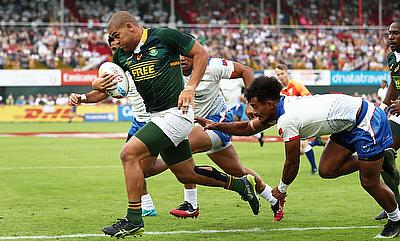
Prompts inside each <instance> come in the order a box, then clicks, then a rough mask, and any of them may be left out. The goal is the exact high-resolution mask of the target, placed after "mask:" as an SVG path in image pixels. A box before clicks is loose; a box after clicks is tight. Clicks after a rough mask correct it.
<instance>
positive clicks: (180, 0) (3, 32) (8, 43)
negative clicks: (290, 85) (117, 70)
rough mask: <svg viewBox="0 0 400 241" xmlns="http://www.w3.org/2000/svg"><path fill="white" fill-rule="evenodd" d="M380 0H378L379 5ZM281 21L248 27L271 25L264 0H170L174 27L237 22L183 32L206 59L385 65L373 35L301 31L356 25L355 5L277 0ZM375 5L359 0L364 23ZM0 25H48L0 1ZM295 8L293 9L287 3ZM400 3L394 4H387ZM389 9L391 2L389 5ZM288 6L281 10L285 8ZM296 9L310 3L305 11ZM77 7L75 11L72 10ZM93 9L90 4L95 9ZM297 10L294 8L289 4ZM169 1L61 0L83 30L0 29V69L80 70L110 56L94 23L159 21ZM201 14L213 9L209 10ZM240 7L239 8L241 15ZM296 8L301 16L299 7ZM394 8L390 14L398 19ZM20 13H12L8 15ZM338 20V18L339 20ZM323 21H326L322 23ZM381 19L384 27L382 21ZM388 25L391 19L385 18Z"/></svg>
mask: <svg viewBox="0 0 400 241" xmlns="http://www.w3.org/2000/svg"><path fill="white" fill-rule="evenodd" d="M386 1H387V0H383V3H384V4H383V7H384V10H385V7H388V6H389V5H385V2H386ZM281 2H282V16H281V17H282V23H283V24H291V25H293V26H295V27H294V28H290V29H280V31H278V29H276V28H268V26H269V25H266V26H267V27H265V28H260V27H257V28H256V27H253V26H252V24H259V23H260V21H261V20H260V19H263V20H262V21H263V23H264V24H274V23H275V22H274V21H275V15H274V13H275V9H276V6H275V1H265V6H264V9H265V13H268V14H266V15H265V16H260V14H261V11H259V9H260V1H257V0H238V1H235V2H232V1H226V0H224V1H192V0H177V1H176V12H177V16H178V22H181V23H215V24H222V25H223V24H226V23H232V24H241V25H238V26H242V27H241V28H231V29H227V28H200V27H197V28H190V29H182V30H184V31H186V32H189V33H191V34H193V35H194V36H196V37H197V38H198V39H199V40H200V42H201V43H202V44H203V45H205V46H206V47H207V49H208V50H209V52H210V55H211V56H219V57H224V58H227V59H232V60H235V61H238V62H241V63H243V64H246V65H249V66H251V67H253V68H254V69H255V70H260V69H266V68H273V67H274V66H275V65H276V64H277V63H279V62H282V61H283V60H284V62H285V63H287V64H288V66H289V68H293V69H332V70H343V69H356V68H363V69H372V70H374V69H383V68H384V66H386V63H385V56H386V54H387V51H386V49H387V47H386V46H387V43H386V41H385V40H384V39H385V38H384V36H383V35H382V34H381V33H380V32H379V31H376V30H363V31H358V30H343V29H342V30H340V31H339V30H334V29H330V30H329V29H323V30H322V29H308V28H302V26H305V25H310V24H326V25H349V24H350V25H354V24H357V14H356V12H357V5H354V4H352V3H351V1H350V2H349V3H347V2H346V3H345V7H344V8H343V10H342V11H340V9H338V8H339V6H337V4H336V5H334V2H337V1H316V0H307V1H293V0H282V1H281ZM375 2H376V1H372V0H364V1H363V3H364V5H363V6H364V8H363V10H364V19H366V20H368V21H365V22H364V25H365V24H374V25H376V24H377V22H376V21H375V20H376V19H377V16H376V13H375V12H374V11H372V10H371V9H372V7H373V6H374V4H376V3H375ZM0 3H1V4H2V8H1V9H0V13H1V14H0V21H2V22H20V21H23V22H31V23H38V22H51V21H52V18H51V16H49V13H47V12H46V11H43V8H41V7H40V4H38V3H37V2H36V1H28V0H23V1H21V3H20V4H17V3H16V2H15V1H10V0H0ZM293 4H294V5H293ZM393 4H394V5H399V3H398V2H397V3H393ZM393 4H392V5H393ZM289 5H290V6H295V7H290V8H289V7H288V6H289ZM303 5H307V6H310V7H309V8H304V6H303ZM77 6H79V8H78V7H77ZM93 6H96V7H95V8H94V7H93ZM296 6H297V7H296ZM168 7H169V3H168V1H162V0H152V1H147V0H146V1H145V0H139V1H105V0H90V1H83V0H76V1H66V8H65V9H66V10H65V12H66V21H79V22H87V23H88V26H87V27H64V28H61V27H54V26H53V27H40V26H35V25H34V24H33V25H31V26H29V27H23V26H18V25H17V26H7V25H4V26H1V27H0V68H7V69H9V68H12V69H14V68H16V69H31V68H49V69H53V68H63V69H68V68H71V69H75V68H77V69H79V68H83V67H84V66H91V63H93V62H96V61H98V59H99V58H103V59H104V58H106V57H109V56H110V54H111V52H110V50H109V48H108V46H107V45H106V38H107V36H106V33H105V29H104V28H100V27H98V26H97V25H96V24H97V23H101V22H106V21H107V20H108V18H109V17H110V16H109V15H110V14H111V13H112V12H114V11H116V10H119V9H128V10H130V11H132V12H135V13H139V17H138V20H139V21H141V22H144V23H147V24H151V23H166V22H167V21H168V18H169V16H168V15H169V13H168V12H167V11H168ZM208 9H213V11H209V10H208ZM242 9H243V10H242ZM299 9H302V10H304V11H301V14H300V10H299ZM399 9H400V6H399V8H397V9H395V10H394V14H393V16H398V15H399V13H400V10H399ZM16 11H17V12H21V13H22V14H19V15H16V14H12V13H13V12H16ZM341 15H343V16H344V17H341ZM322 16H329V17H328V18H326V17H325V18H322ZM386 18H389V17H385V19H384V20H385V22H386ZM390 20H391V19H390ZM96 26H97V27H96Z"/></svg>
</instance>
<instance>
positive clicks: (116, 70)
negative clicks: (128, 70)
mask: <svg viewBox="0 0 400 241" xmlns="http://www.w3.org/2000/svg"><path fill="white" fill-rule="evenodd" d="M104 73H107V74H113V75H115V76H116V77H115V80H114V81H115V82H116V83H115V85H114V87H113V88H110V89H107V90H106V94H108V95H109V96H111V97H114V98H117V99H121V98H124V97H126V95H127V94H128V90H129V81H128V77H126V75H125V72H124V70H123V69H122V68H121V67H119V66H118V65H116V64H114V63H112V62H105V63H103V64H101V65H100V67H99V71H98V76H102V75H103V74H104Z"/></svg>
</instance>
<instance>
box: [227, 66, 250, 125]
mask: <svg viewBox="0 0 400 241" xmlns="http://www.w3.org/2000/svg"><path fill="white" fill-rule="evenodd" d="M233 68H234V70H233V73H232V75H231V77H230V79H236V78H242V79H243V84H244V86H245V87H246V88H247V87H249V86H250V84H251V82H252V81H253V79H254V71H253V69H252V68H250V67H249V66H246V65H243V64H240V63H238V62H233ZM246 115H247V116H248V117H249V119H254V118H255V117H256V116H255V115H254V111H253V108H252V107H251V106H250V105H246Z"/></svg>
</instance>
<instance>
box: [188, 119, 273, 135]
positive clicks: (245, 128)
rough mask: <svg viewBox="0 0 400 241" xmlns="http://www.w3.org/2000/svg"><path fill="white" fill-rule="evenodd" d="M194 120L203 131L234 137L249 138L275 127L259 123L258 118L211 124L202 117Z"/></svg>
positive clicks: (271, 124)
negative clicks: (220, 132) (218, 132)
mask: <svg viewBox="0 0 400 241" xmlns="http://www.w3.org/2000/svg"><path fill="white" fill-rule="evenodd" d="M194 119H195V121H196V122H198V123H199V124H200V125H201V126H203V128H204V129H205V130H219V131H222V132H224V133H228V134H232V135H235V136H251V135H254V134H256V133H258V132H260V131H263V130H265V129H267V128H269V127H271V126H274V125H275V124H274V123H270V124H269V123H261V122H260V119H258V118H257V119H253V120H250V121H235V122H213V121H211V120H209V119H206V118H202V117H195V118H194Z"/></svg>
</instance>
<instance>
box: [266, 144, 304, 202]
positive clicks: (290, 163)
mask: <svg viewBox="0 0 400 241" xmlns="http://www.w3.org/2000/svg"><path fill="white" fill-rule="evenodd" d="M285 156H286V160H285V164H284V166H283V172H282V178H281V181H280V183H279V185H278V186H277V187H275V188H274V189H273V190H272V194H273V196H274V197H275V198H277V199H283V198H284V197H285V196H286V192H287V188H288V186H289V184H291V183H292V182H293V181H294V179H295V178H296V176H297V173H298V172H299V166H300V138H296V139H294V140H289V141H286V142H285Z"/></svg>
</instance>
